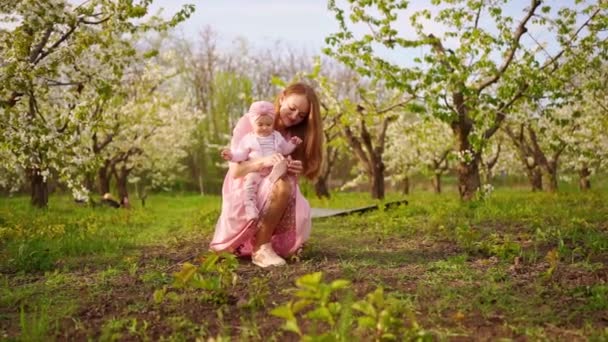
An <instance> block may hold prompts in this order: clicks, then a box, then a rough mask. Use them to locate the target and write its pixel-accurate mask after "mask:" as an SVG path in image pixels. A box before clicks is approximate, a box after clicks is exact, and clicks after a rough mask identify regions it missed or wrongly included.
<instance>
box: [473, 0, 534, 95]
mask: <svg viewBox="0 0 608 342" xmlns="http://www.w3.org/2000/svg"><path fill="white" fill-rule="evenodd" d="M540 4H541V0H532V3H531V4H530V8H529V9H528V13H527V14H526V16H525V17H524V18H523V19H522V21H521V22H520V23H519V25H517V28H516V29H515V33H514V36H513V41H512V42H511V48H510V50H509V51H508V52H507V56H506V57H505V60H504V61H503V62H502V64H501V66H500V67H499V68H498V71H497V72H496V73H495V74H494V75H492V76H490V77H488V78H486V79H485V80H484V81H482V82H481V83H479V84H478V85H476V86H475V88H476V90H477V93H478V94H479V93H480V92H481V91H482V90H484V89H485V88H487V87H488V86H490V85H492V84H494V83H495V82H496V81H498V80H499V79H500V77H501V76H502V75H503V74H504V73H505V71H506V70H507V68H509V65H510V64H511V62H512V61H513V57H515V52H516V51H517V49H518V48H519V40H520V39H521V36H522V35H523V34H524V33H526V32H527V31H528V29H527V28H526V24H527V23H528V21H529V20H530V18H531V17H532V15H533V14H534V11H536V9H537V8H538V6H540Z"/></svg>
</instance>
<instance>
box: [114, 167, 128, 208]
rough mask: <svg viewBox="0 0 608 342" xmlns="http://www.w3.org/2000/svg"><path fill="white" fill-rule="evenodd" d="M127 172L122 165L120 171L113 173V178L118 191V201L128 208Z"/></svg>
mask: <svg viewBox="0 0 608 342" xmlns="http://www.w3.org/2000/svg"><path fill="white" fill-rule="evenodd" d="M129 171H130V170H128V169H127V168H126V167H125V166H124V165H123V166H122V167H121V168H120V170H118V171H115V173H114V176H115V177H116V187H117V189H118V200H119V202H120V204H121V205H122V206H123V207H125V208H129V207H130V203H129V188H128V186H127V185H128V182H127V178H128V176H129Z"/></svg>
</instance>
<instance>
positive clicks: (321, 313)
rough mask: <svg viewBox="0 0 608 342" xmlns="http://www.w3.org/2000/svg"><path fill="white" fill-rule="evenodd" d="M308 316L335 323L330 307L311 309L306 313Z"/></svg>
mask: <svg viewBox="0 0 608 342" xmlns="http://www.w3.org/2000/svg"><path fill="white" fill-rule="evenodd" d="M306 317H308V318H310V319H316V320H320V321H325V322H328V323H332V324H333V318H332V316H331V313H330V312H329V309H327V308H325V307H319V308H316V309H314V310H312V311H309V312H308V313H306Z"/></svg>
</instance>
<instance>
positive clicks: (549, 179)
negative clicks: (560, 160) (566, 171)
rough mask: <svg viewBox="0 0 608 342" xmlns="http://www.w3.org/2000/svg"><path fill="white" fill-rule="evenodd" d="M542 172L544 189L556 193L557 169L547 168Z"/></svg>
mask: <svg viewBox="0 0 608 342" xmlns="http://www.w3.org/2000/svg"><path fill="white" fill-rule="evenodd" d="M543 170H544V172H543V180H544V181H543V183H544V185H543V186H544V188H545V189H547V191H549V192H557V168H556V167H551V166H547V167H545V168H543Z"/></svg>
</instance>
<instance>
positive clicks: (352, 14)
mask: <svg viewBox="0 0 608 342" xmlns="http://www.w3.org/2000/svg"><path fill="white" fill-rule="evenodd" d="M348 2H349V4H350V11H349V12H348V13H346V11H345V10H343V9H341V8H339V7H338V6H337V5H336V2H335V1H334V0H331V1H330V2H329V8H330V9H331V10H333V11H334V12H335V14H336V19H337V21H338V23H339V25H340V32H338V33H335V34H332V35H330V36H329V37H327V38H326V42H327V43H328V45H329V47H328V48H327V49H326V50H325V51H326V53H328V54H330V55H332V56H335V57H336V58H338V59H339V60H340V61H342V62H344V63H346V64H347V65H349V66H350V67H352V68H353V69H355V70H357V72H359V73H360V74H361V75H364V76H373V77H376V78H379V79H382V80H383V81H384V82H386V85H387V86H389V87H392V88H395V89H399V90H401V91H404V92H405V93H407V94H413V95H415V96H416V97H419V98H422V99H424V101H425V106H427V107H428V110H427V112H428V113H432V115H433V116H435V117H437V118H439V119H441V120H443V121H445V122H446V123H448V124H449V125H450V126H451V128H452V132H453V134H454V138H455V139H454V140H455V146H454V148H455V150H456V151H457V155H458V164H457V168H456V169H457V173H458V189H459V193H460V196H461V198H462V199H465V200H467V199H472V198H473V197H474V195H475V192H476V191H477V189H478V188H479V186H480V183H481V180H480V176H479V163H480V160H481V153H482V151H483V148H484V146H485V145H486V144H487V142H488V140H489V139H490V138H491V137H492V136H493V135H494V134H495V133H496V131H497V130H498V129H499V127H500V126H501V124H502V122H503V121H504V120H505V117H506V116H507V115H508V113H509V111H510V109H511V108H512V106H513V105H514V104H516V103H517V102H518V101H519V100H520V99H521V98H522V97H523V96H524V95H527V94H530V93H533V94H535V95H538V94H540V93H542V92H543V89H544V86H545V85H546V83H547V82H548V80H554V79H556V78H557V77H556V75H557V73H558V71H560V72H561V71H564V72H573V71H574V70H575V69H576V68H575V66H576V65H580V58H581V57H580V56H581V55H583V54H591V53H594V52H595V51H597V50H598V31H601V30H602V28H603V27H605V25H606V20H605V12H606V9H605V6H603V5H601V4H597V3H596V4H591V5H586V4H582V3H579V2H576V3H575V4H572V6H569V7H563V8H560V9H559V10H557V11H556V10H555V9H554V8H552V7H550V6H541V4H542V1H541V0H532V1H530V2H529V5H528V6H527V8H525V9H524V10H523V14H522V15H520V19H519V20H517V21H516V23H514V22H515V20H514V19H513V18H512V17H511V16H509V15H507V14H505V13H506V12H507V6H506V5H505V4H506V1H486V0H477V1H464V0H455V1H440V0H439V1H431V4H433V5H435V7H434V8H432V10H431V9H421V10H414V11H413V13H410V15H409V19H410V22H411V28H412V29H413V31H414V32H399V31H398V30H397V29H396V28H395V27H396V26H397V24H398V22H397V18H398V17H399V16H403V15H404V14H405V15H406V13H404V12H405V11H406V9H407V8H408V4H409V2H408V1H374V2H370V1H365V0H349V1H348ZM417 5H418V3H417ZM347 18H348V19H349V20H350V22H351V23H352V25H351V27H352V26H355V25H358V24H364V25H367V27H369V31H371V32H370V33H366V34H363V35H362V36H361V37H356V36H355V33H353V30H352V29H351V27H349V25H347V22H346V20H347ZM484 18H491V20H484ZM431 19H433V20H434V21H435V23H432V22H431ZM530 27H535V28H538V29H541V30H544V31H545V32H551V33H552V37H551V38H548V39H551V40H552V41H554V42H557V44H558V45H559V47H558V48H557V51H556V52H554V53H551V54H549V53H548V52H547V49H546V48H545V47H544V44H542V43H537V39H536V37H534V35H533V34H532V33H530V31H529V28H530ZM431 31H435V32H433V33H431ZM438 31H441V32H442V33H439V32H438ZM400 33H401V34H400ZM412 36H414V37H412ZM524 37H525V38H527V39H525V38H524ZM378 47H383V48H387V49H389V50H395V51H399V52H400V54H399V56H400V58H405V57H408V56H411V58H410V59H409V60H400V61H399V62H394V61H393V60H394V59H390V58H387V57H382V56H380V55H379V54H378V53H376V52H375V51H378V50H379V49H378ZM574 47H576V48H574ZM412 49H416V50H415V52H413V51H408V50H412ZM421 54H422V55H421ZM419 56H420V57H419Z"/></svg>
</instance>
